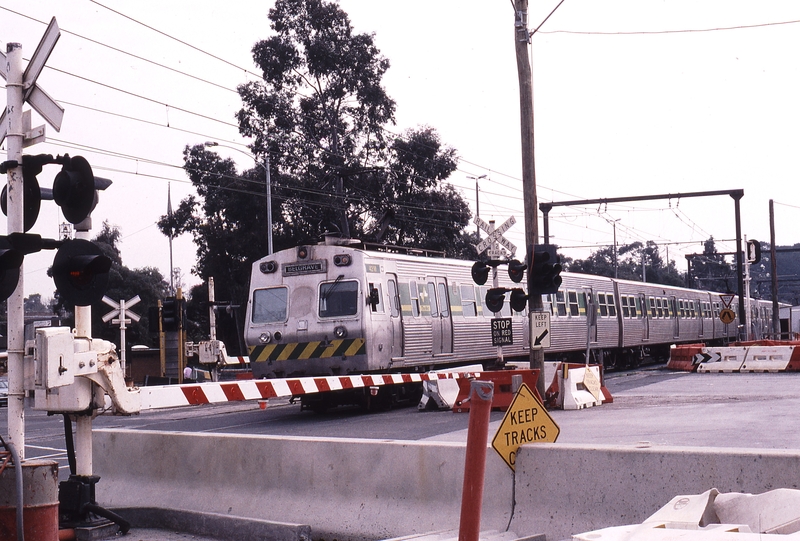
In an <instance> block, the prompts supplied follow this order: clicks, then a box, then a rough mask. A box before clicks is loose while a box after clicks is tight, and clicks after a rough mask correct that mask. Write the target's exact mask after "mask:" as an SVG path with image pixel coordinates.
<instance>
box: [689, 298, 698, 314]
mask: <svg viewBox="0 0 800 541" xmlns="http://www.w3.org/2000/svg"><path fill="white" fill-rule="evenodd" d="M689 310H691V312H692V317H693V318H696V317H697V309H696V308H695V301H689Z"/></svg>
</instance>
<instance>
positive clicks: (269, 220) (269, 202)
mask: <svg viewBox="0 0 800 541" xmlns="http://www.w3.org/2000/svg"><path fill="white" fill-rule="evenodd" d="M203 146H205V147H207V148H208V147H224V148H229V149H231V150H235V151H237V152H241V153H242V154H244V155H245V156H249V157H250V158H251V159H252V160H253V161H254V162H256V164H258V165H259V166H260V167H261V168H262V169H264V173H265V175H266V184H267V255H272V182H271V180H270V176H269V152H267V159H266V162H267V163H266V165H264V164H263V163H261V162H259V161H258V160H257V159H256V158H255V156H253V155H252V154H250V153H249V152H245V151H244V150H242V149H240V148H236V147H231V146H228V145H221V144H219V143H217V142H216V141H206V142H205V143H204V144H203Z"/></svg>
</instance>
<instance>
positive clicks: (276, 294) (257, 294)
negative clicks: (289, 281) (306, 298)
mask: <svg viewBox="0 0 800 541" xmlns="http://www.w3.org/2000/svg"><path fill="white" fill-rule="evenodd" d="M288 297H289V289H288V288H285V287H271V288H269V289H256V290H255V291H253V323H279V322H283V321H286V311H287V306H288V302H287V299H288Z"/></svg>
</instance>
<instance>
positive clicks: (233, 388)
mask: <svg viewBox="0 0 800 541" xmlns="http://www.w3.org/2000/svg"><path fill="white" fill-rule="evenodd" d="M480 375H481V372H436V373H425V374H373V375H358V376H328V377H316V378H314V377H307V378H285V379H257V380H240V381H230V382H207V383H189V384H184V385H161V386H152V387H141V388H139V389H137V390H136V391H137V392H138V394H139V397H140V411H144V410H151V409H162V408H175V407H180V406H198V405H202V404H221V403H224V402H240V401H244V400H266V399H269V398H282V397H292V396H302V395H308V394H313V393H324V392H330V391H341V390H347V389H359V388H369V387H381V386H385V385H398V384H403V383H421V382H423V381H432V380H440V379H457V378H477V377H480Z"/></svg>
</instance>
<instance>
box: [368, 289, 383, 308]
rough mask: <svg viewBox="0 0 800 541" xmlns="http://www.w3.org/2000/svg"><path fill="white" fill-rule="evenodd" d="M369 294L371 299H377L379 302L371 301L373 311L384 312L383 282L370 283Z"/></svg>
mask: <svg viewBox="0 0 800 541" xmlns="http://www.w3.org/2000/svg"><path fill="white" fill-rule="evenodd" d="M369 294H370V299H374V300H377V302H374V303H373V302H370V306H371V307H372V311H373V312H378V313H380V314H382V313H383V312H384V311H385V309H384V307H383V287H382V284H373V283H372V282H370V283H369Z"/></svg>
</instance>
